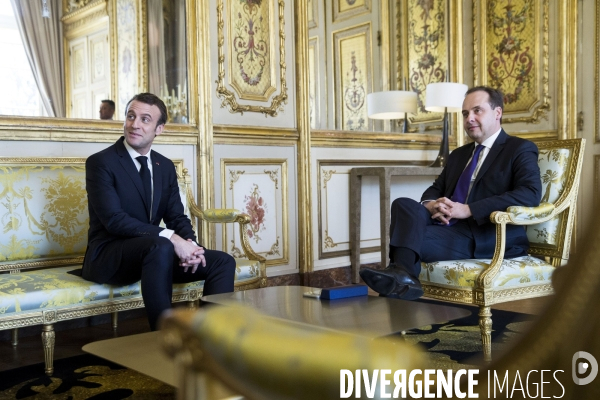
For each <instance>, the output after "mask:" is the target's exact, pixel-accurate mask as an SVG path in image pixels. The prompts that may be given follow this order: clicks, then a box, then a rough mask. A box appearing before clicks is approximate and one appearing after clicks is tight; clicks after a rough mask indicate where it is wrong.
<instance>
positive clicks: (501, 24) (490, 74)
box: [473, 0, 550, 123]
mask: <svg viewBox="0 0 600 400" xmlns="http://www.w3.org/2000/svg"><path fill="white" fill-rule="evenodd" d="M549 2H550V0H542V1H533V0H482V1H479V0H474V1H473V10H474V14H473V15H474V24H473V30H474V32H473V33H474V37H476V38H477V41H475V42H474V47H475V48H476V49H477V50H476V51H475V53H474V54H475V59H474V81H475V84H479V85H490V86H493V87H498V88H500V89H501V90H502V91H503V93H504V103H505V104H504V118H503V120H504V122H505V123H507V122H527V123H539V122H540V120H541V119H542V118H543V119H548V112H549V111H550V86H549V61H550V59H549V29H550V28H549V26H550V21H549V19H550V15H549Z"/></svg>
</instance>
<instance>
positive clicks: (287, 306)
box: [202, 286, 470, 337]
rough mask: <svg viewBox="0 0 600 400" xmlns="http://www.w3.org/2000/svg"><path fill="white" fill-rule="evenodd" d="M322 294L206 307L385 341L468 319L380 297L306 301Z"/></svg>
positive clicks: (263, 294) (451, 310)
mask: <svg viewBox="0 0 600 400" xmlns="http://www.w3.org/2000/svg"><path fill="white" fill-rule="evenodd" d="M313 290H318V289H315V288H311V287H306V286H272V287H266V288H260V289H250V290H245V291H240V292H234V293H223V294H213V295H210V296H205V297H202V301H203V302H206V303H215V304H221V305H228V304H243V305H245V306H249V307H252V308H254V309H256V310H259V311H260V312H261V313H263V314H265V315H269V316H271V317H275V318H280V319H286V320H290V321H294V322H299V323H303V324H308V325H313V326H318V327H321V328H327V329H332V330H336V331H342V332H351V333H354V334H357V335H361V336H369V337H381V336H388V335H392V334H395V333H399V332H403V331H407V330H409V329H413V328H419V327H422V326H426V325H431V324H434V323H441V322H445V321H450V320H453V319H457V318H462V317H466V316H467V315H470V312H469V311H467V310H465V309H463V308H458V307H454V306H448V305H442V304H431V303H420V302H416V301H406V300H398V299H391V298H387V297H378V296H360V297H350V298H347V299H339V300H319V299H315V298H310V297H304V296H303V295H304V293H306V292H310V291H313Z"/></svg>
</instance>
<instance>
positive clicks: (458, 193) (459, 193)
mask: <svg viewBox="0 0 600 400" xmlns="http://www.w3.org/2000/svg"><path fill="white" fill-rule="evenodd" d="M483 148H484V146H481V145H478V146H477V147H475V153H473V158H471V161H470V162H469V164H468V165H467V167H466V168H465V170H464V171H463V172H462V174H460V177H459V178H458V182H457V183H456V188H454V194H452V199H451V200H452V201H454V202H457V203H463V204H467V195H468V194H469V186H471V178H472V177H473V172H475V168H476V167H477V162H478V161H479V155H480V154H481V150H483Z"/></svg>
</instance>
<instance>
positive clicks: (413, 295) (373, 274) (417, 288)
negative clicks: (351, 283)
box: [359, 266, 423, 300]
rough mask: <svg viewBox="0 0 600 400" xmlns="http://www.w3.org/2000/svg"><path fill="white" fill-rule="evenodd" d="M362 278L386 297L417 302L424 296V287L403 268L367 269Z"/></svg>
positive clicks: (361, 272) (361, 273) (362, 272)
mask: <svg viewBox="0 0 600 400" xmlns="http://www.w3.org/2000/svg"><path fill="white" fill-rule="evenodd" d="M359 274H360V277H361V278H362V280H363V281H365V283H366V284H367V285H369V287H370V288H371V289H373V290H374V291H376V292H377V293H379V294H382V295H384V296H386V297H392V298H397V299H402V300H415V299H418V298H419V297H421V296H423V287H422V286H421V282H419V280H418V279H417V278H414V277H413V276H411V275H410V274H409V273H408V272H406V270H405V269H404V268H403V267H402V266H393V267H392V266H390V267H388V268H386V269H384V270H383V271H381V270H375V269H369V268H365V269H363V270H361V271H360V272H359Z"/></svg>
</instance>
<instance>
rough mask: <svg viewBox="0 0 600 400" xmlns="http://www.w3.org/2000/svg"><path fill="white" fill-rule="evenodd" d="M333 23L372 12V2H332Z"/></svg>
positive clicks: (343, 0)
mask: <svg viewBox="0 0 600 400" xmlns="http://www.w3.org/2000/svg"><path fill="white" fill-rule="evenodd" d="M331 7H332V10H333V12H332V14H333V22H334V23H336V22H340V21H343V20H345V19H349V18H354V17H357V16H359V15H362V14H368V13H370V12H371V9H372V7H371V0H354V1H348V0H333V1H332V2H331Z"/></svg>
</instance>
